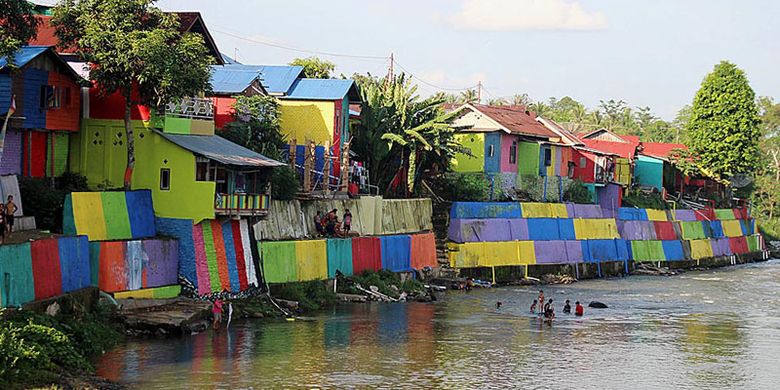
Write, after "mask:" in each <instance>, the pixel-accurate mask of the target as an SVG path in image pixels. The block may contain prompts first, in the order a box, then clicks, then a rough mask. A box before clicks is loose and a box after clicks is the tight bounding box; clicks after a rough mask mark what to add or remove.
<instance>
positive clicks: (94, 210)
mask: <svg viewBox="0 0 780 390" xmlns="http://www.w3.org/2000/svg"><path fill="white" fill-rule="evenodd" d="M72 202H73V218H74V223H75V224H76V231H77V232H81V233H82V234H86V235H87V236H88V237H89V240H90V241H101V240H106V239H108V233H107V231H106V218H105V216H104V215H103V198H102V197H101V195H100V192H82V193H79V194H78V196H73V197H72Z"/></svg>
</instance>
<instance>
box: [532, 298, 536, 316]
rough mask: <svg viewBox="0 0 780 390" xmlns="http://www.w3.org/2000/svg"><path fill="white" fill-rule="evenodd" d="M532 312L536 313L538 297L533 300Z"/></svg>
mask: <svg viewBox="0 0 780 390" xmlns="http://www.w3.org/2000/svg"><path fill="white" fill-rule="evenodd" d="M531 314H536V299H534V300H533V301H531Z"/></svg>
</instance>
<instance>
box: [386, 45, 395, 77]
mask: <svg viewBox="0 0 780 390" xmlns="http://www.w3.org/2000/svg"><path fill="white" fill-rule="evenodd" d="M394 78H395V55H394V54H393V52H390V65H389V66H388V67H387V80H386V82H388V83H389V82H391V81H393V79H394Z"/></svg>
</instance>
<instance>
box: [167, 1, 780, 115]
mask: <svg viewBox="0 0 780 390" xmlns="http://www.w3.org/2000/svg"><path fill="white" fill-rule="evenodd" d="M158 6H160V7H161V8H163V9H165V10H168V11H174V10H179V11H200V12H201V14H202V15H203V18H204V19H205V21H206V24H207V26H208V28H209V30H210V32H211V34H212V36H213V37H214V39H215V40H216V42H217V45H218V46H219V48H220V50H221V51H222V52H223V53H225V54H227V55H229V56H231V57H233V56H234V55H235V56H236V57H237V58H238V60H239V61H240V62H243V63H247V64H285V63H288V62H289V61H290V60H292V59H293V58H296V57H307V56H310V55H313V54H312V53H311V51H318V52H325V53H333V54H339V56H330V55H323V54H318V56H319V57H321V58H324V59H328V60H330V61H332V62H334V63H335V64H336V65H337V68H336V74H337V75H338V74H341V73H343V74H345V75H351V74H353V73H355V72H357V73H366V72H370V73H371V74H374V75H384V74H386V73H387V67H388V64H389V60H388V59H387V57H389V56H390V53H393V55H394V57H395V60H396V63H397V67H396V71H397V72H400V71H405V72H407V73H411V74H412V75H413V76H414V80H415V81H416V82H417V83H418V85H419V91H420V94H421V95H429V94H431V93H434V92H436V91H437V90H442V91H445V92H451V93H457V91H458V90H463V89H465V88H468V87H474V86H475V85H476V84H477V83H478V82H480V81H481V82H482V84H483V86H484V93H483V97H484V98H486V99H487V98H493V97H507V96H511V95H513V94H520V93H527V94H528V95H529V96H530V97H531V98H533V99H534V100H546V99H547V98H548V97H551V96H554V97H558V98H560V97H563V96H571V97H572V98H574V99H577V100H579V101H581V102H583V103H584V104H585V105H586V106H587V107H589V108H594V107H596V106H597V105H598V104H599V101H600V100H608V99H616V100H620V99H622V100H625V101H626V102H627V103H628V104H629V105H630V106H633V107H644V106H649V107H650V108H651V109H652V110H653V112H654V113H655V114H656V115H658V116H660V117H662V118H663V119H667V120H671V119H673V118H674V116H675V114H676V112H677V111H678V110H679V109H680V108H681V107H683V106H684V105H685V104H690V103H691V101H692V100H693V97H694V95H695V93H696V90H697V89H698V87H699V85H700V84H701V81H702V79H703V78H704V76H705V75H706V74H707V73H708V72H710V71H711V70H712V68H713V66H714V65H715V64H717V63H718V62H720V61H721V60H728V61H731V62H734V63H735V64H737V66H739V67H740V68H741V69H743V70H744V71H745V72H746V73H747V76H748V79H749V80H750V84H751V86H752V87H753V89H754V90H755V91H756V94H757V95H759V96H772V97H774V98H775V100H780V77H778V67H779V66H780V38H779V37H780V23H777V16H778V15H780V1H772V0H744V1H739V2H737V1H733V0H328V1H303V0H275V1H268V0H263V1H257V0H254V1H247V0H220V1H214V0H160V1H159V2H158ZM269 44H270V45H269ZM272 45H277V46H284V47H288V48H295V49H300V50H303V51H294V50H288V49H284V48H280V47H275V46H272ZM306 51H309V52H306ZM354 56H359V57H358V58H356V57H354ZM363 57H369V58H363Z"/></svg>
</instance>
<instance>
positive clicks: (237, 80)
mask: <svg viewBox="0 0 780 390" xmlns="http://www.w3.org/2000/svg"><path fill="white" fill-rule="evenodd" d="M258 78H260V71H259V70H256V69H244V68H237V67H233V66H221V65H213V66H212V67H211V89H212V91H214V93H215V94H220V95H221V94H237V93H242V92H244V91H245V90H246V89H247V88H248V87H249V86H250V85H252V83H253V82H254V81H255V80H256V79H258Z"/></svg>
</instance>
